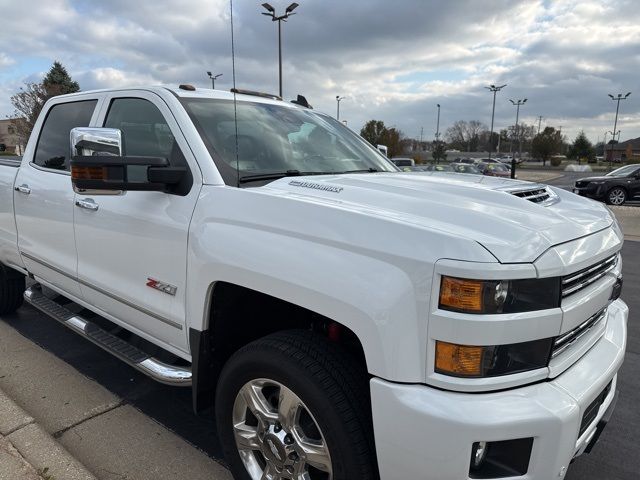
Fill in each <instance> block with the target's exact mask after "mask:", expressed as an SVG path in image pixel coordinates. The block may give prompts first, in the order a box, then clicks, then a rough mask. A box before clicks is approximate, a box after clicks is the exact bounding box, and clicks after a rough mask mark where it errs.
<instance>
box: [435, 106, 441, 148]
mask: <svg viewBox="0 0 640 480" xmlns="http://www.w3.org/2000/svg"><path fill="white" fill-rule="evenodd" d="M437 105H438V120H437V122H436V142H437V141H438V140H439V139H440V104H439V103H438V104H437Z"/></svg>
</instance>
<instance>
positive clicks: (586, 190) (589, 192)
mask: <svg viewBox="0 0 640 480" xmlns="http://www.w3.org/2000/svg"><path fill="white" fill-rule="evenodd" d="M572 191H573V193H575V194H577V195H580V196H582V197H589V198H595V199H602V198H604V196H605V194H606V193H607V189H606V188H605V186H604V185H597V184H589V185H587V186H585V187H573V189H572Z"/></svg>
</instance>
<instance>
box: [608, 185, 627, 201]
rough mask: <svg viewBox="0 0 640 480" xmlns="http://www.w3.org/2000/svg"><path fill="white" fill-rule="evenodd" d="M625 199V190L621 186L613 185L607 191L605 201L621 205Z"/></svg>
mask: <svg viewBox="0 0 640 480" xmlns="http://www.w3.org/2000/svg"><path fill="white" fill-rule="evenodd" d="M626 201H627V192H626V190H625V189H624V188H622V187H613V188H612V189H611V190H609V193H607V203H608V204H610V205H622V204H623V203H624V202H626Z"/></svg>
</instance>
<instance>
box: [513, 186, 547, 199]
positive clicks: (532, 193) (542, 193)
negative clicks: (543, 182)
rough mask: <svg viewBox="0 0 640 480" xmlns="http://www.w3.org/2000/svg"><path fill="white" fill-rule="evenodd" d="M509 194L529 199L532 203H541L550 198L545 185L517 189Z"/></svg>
mask: <svg viewBox="0 0 640 480" xmlns="http://www.w3.org/2000/svg"><path fill="white" fill-rule="evenodd" d="M511 195H515V196H516V197H520V198H524V199H525V200H529V201H530V202H533V203H543V202H546V201H547V200H549V199H550V198H551V195H550V194H549V191H548V190H547V187H539V188H534V189H529V190H517V191H514V192H511Z"/></svg>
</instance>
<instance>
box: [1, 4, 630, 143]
mask: <svg viewBox="0 0 640 480" xmlns="http://www.w3.org/2000/svg"><path fill="white" fill-rule="evenodd" d="M258 3H259V2H256V3H255V4H253V3H251V2H236V4H235V8H236V10H235V11H234V21H235V34H236V53H237V58H236V71H237V80H238V86H242V87H245V88H252V89H257V90H265V91H272V92H273V91H276V90H277V64H276V62H277V43H276V39H277V35H276V32H277V29H276V25H275V23H273V22H271V21H270V20H269V19H268V18H266V17H264V16H262V15H261V14H260V13H261V9H260V6H259V5H258ZM273 3H274V5H275V7H276V9H278V11H280V10H283V9H284V7H285V6H286V4H287V2H278V1H274V2H273ZM296 12H297V15H296V16H294V17H292V18H291V20H290V22H288V23H286V24H284V25H283V50H284V73H285V75H284V89H285V96H286V97H287V98H294V97H295V95H296V94H298V93H301V94H304V95H305V96H307V98H308V99H309V101H310V102H311V103H312V104H314V106H316V108H319V109H321V110H324V111H329V112H333V111H335V96H336V95H337V94H340V95H346V96H347V98H346V99H345V100H344V102H343V103H342V104H341V114H342V115H341V116H343V118H347V119H348V120H349V124H350V125H351V126H352V127H354V128H356V129H358V128H360V126H361V125H362V124H363V123H364V122H365V121H366V120H368V119H371V118H377V119H382V120H384V121H385V123H387V124H389V125H396V126H397V127H398V128H400V129H402V130H404V131H405V133H406V134H408V135H414V136H415V135H416V132H419V130H420V127H422V126H424V129H425V132H433V131H435V118H436V107H435V104H436V103H440V104H442V118H441V129H445V128H446V126H447V125H448V124H450V123H452V122H453V121H455V120H459V119H478V120H481V121H483V122H484V123H489V122H490V114H491V98H490V95H489V94H488V92H487V91H486V90H485V89H484V88H483V87H484V86H485V85H487V84H489V83H497V82H500V83H506V84H508V86H507V87H506V88H505V89H504V90H503V92H501V93H500V94H499V96H498V102H497V104H496V125H497V127H498V128H500V127H503V126H505V125H508V124H509V123H512V122H513V121H514V118H513V117H514V116H515V115H514V114H515V112H514V111H513V109H512V108H511V105H510V104H509V103H508V99H509V98H525V97H526V98H528V99H529V101H528V103H527V105H526V108H523V109H522V111H521V114H522V115H523V118H524V119H525V121H528V119H532V120H533V119H535V118H536V116H537V115H543V116H544V117H545V118H547V119H548V121H549V122H558V123H557V125H560V124H562V125H563V131H565V132H567V134H568V135H569V136H575V134H576V133H577V131H579V130H580V129H583V128H584V129H585V131H586V132H587V134H589V135H590V136H591V138H592V139H593V140H596V138H597V137H598V136H600V137H602V136H603V133H604V131H605V130H606V129H609V130H610V129H612V128H613V125H612V123H613V113H612V110H613V105H612V102H611V101H610V100H609V99H608V97H607V96H606V95H607V93H618V92H623V93H626V92H627V91H629V90H634V88H635V89H637V85H638V82H637V72H638V70H639V67H640V54H639V53H638V52H640V26H639V25H640V10H638V9H637V8H636V7H635V6H634V2H633V0H554V1H553V2H543V1H542V0H535V1H528V0H526V1H518V2H513V1H510V0H496V1H492V2H482V3H480V2H478V1H475V0H459V1H456V2H446V3H445V2H436V1H425V0H406V1H403V2H393V3H390V2H388V1H385V0H360V1H350V2H348V4H345V2H340V1H338V0H325V1H322V2H301V5H300V7H299V8H298V10H297V11H296ZM620 12H625V14H624V15H620V14H619V13H620ZM612 18H615V22H612ZM0 36H1V37H2V38H0V40H2V43H0V44H1V45H3V48H4V49H5V50H4V51H3V52H2V53H0V95H6V92H7V91H8V90H10V91H11V89H15V88H16V86H17V85H18V84H19V83H20V82H21V81H23V80H24V79H25V78H26V77H27V76H28V75H29V74H33V73H37V72H30V71H28V70H27V68H28V65H29V63H28V62H25V60H29V59H33V58H38V59H41V60H42V59H48V61H50V62H51V61H53V60H55V59H58V60H60V61H62V62H63V64H64V65H66V66H67V68H68V69H69V71H70V73H71V74H72V75H73V76H74V78H76V79H77V80H78V81H79V82H80V84H81V87H82V88H83V89H88V88H104V87H114V86H118V87H119V86H127V85H135V84H146V83H151V84H158V83H172V84H178V83H193V84H195V85H198V86H202V87H207V86H208V85H209V80H208V78H207V77H206V74H205V72H206V71H207V70H216V72H218V73H223V74H224V75H223V77H221V78H220V79H219V80H218V81H216V86H218V87H219V88H229V87H230V86H231V77H232V75H231V73H232V72H231V58H230V26H229V4H228V1H227V0H193V1H192V2H189V4H188V6H185V4H184V2H183V1H181V0H158V1H156V2H131V1H130V0H105V1H103V2H92V1H90V0H48V1H47V2H46V3H43V2H42V1H35V0H24V1H21V2H11V3H10V5H7V6H4V7H3V29H2V31H0ZM5 39H6V40H7V41H5ZM10 62H12V63H10ZM13 91H15V90H13ZM635 95H637V96H640V91H638V92H636V93H634V95H633V96H632V97H631V98H630V100H628V101H627V102H626V103H625V104H624V105H623V106H622V105H621V107H622V109H623V115H622V116H621V118H620V120H619V122H620V123H621V126H620V128H621V129H622V131H623V138H625V137H626V136H627V135H629V136H636V137H637V136H640V99H636V96H635ZM7 105H8V101H6V99H4V98H1V99H0V116H4V115H5V114H7V113H10V112H9V111H8V109H7ZM559 122H562V123H559ZM610 124H611V125H610ZM598 132H602V133H598ZM427 138H428V136H427Z"/></svg>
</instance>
